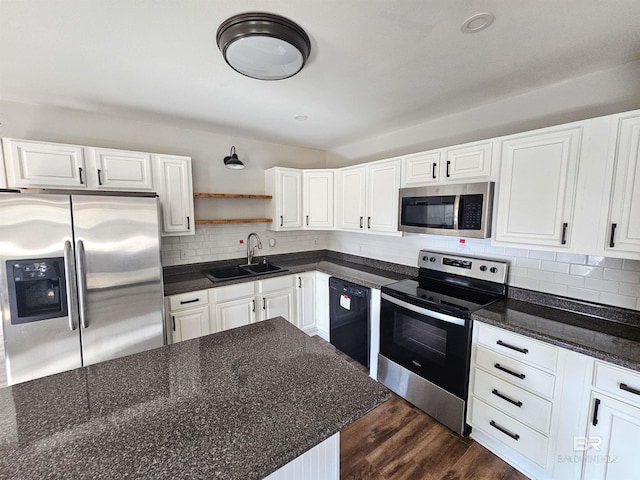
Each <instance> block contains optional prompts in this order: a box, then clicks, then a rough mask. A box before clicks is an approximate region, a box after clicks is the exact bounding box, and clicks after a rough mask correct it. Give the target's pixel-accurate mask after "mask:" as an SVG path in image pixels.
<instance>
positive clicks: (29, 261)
mask: <svg viewBox="0 0 640 480" xmlns="http://www.w3.org/2000/svg"><path fill="white" fill-rule="evenodd" d="M71 234H72V230H71V208H70V204H69V196H67V195H46V196H44V195H27V194H13V193H7V194H4V193H3V194H0V306H1V308H2V331H3V334H4V342H3V343H4V350H5V352H4V355H2V356H0V358H2V357H4V360H5V362H6V371H7V382H8V384H9V385H11V384H14V383H20V382H24V381H27V380H32V379H34V378H39V377H44V376H46V375H51V374H54V373H59V372H62V371H65V370H71V369H73V368H77V367H81V366H82V361H81V356H80V336H79V329H78V310H77V302H76V295H75V286H76V284H75V272H74V270H75V268H74V259H73V251H72V242H73V238H72V236H71ZM0 380H1V379H0Z"/></svg>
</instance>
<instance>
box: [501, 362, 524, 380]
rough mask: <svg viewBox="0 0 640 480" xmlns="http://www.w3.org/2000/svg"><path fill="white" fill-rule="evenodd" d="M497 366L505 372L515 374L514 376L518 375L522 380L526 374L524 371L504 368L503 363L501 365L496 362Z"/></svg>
mask: <svg viewBox="0 0 640 480" xmlns="http://www.w3.org/2000/svg"><path fill="white" fill-rule="evenodd" d="M494 367H495V368H497V369H498V370H502V371H503V372H505V373H508V374H509V375H513V376H514V377H518V378H519V379H520V380H523V379H524V377H525V376H526V375H525V374H524V373H516V372H514V371H512V370H509V369H508V368H504V367H503V366H502V365H500V364H499V363H496V364H495V365H494Z"/></svg>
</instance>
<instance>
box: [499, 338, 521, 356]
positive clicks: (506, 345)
mask: <svg viewBox="0 0 640 480" xmlns="http://www.w3.org/2000/svg"><path fill="white" fill-rule="evenodd" d="M496 343H497V344H498V345H500V346H501V347H505V348H510V349H511V350H515V351H516V352H520V353H524V354H525V355H526V354H527V353H529V349H527V348H520V347H514V346H513V345H509V344H508V343H504V342H503V341H502V340H498V341H497V342H496Z"/></svg>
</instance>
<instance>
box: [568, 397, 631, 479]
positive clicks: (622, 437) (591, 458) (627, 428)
mask: <svg viewBox="0 0 640 480" xmlns="http://www.w3.org/2000/svg"><path fill="white" fill-rule="evenodd" d="M591 407H592V411H591V412H592V415H591V421H590V423H589V430H588V432H587V437H586V439H584V442H580V444H579V445H578V447H580V449H581V450H582V449H584V451H580V452H576V453H581V454H582V456H583V457H584V464H583V465H584V470H583V475H582V478H583V480H619V479H623V478H637V476H638V472H639V471H640V455H638V451H639V450H640V408H638V407H636V406H631V405H629V404H627V403H623V402H620V401H618V400H614V399H613V398H610V397H607V396H605V395H600V394H595V393H594V394H593V395H592V402H591ZM596 408H597V412H596V411H595V409H596ZM594 423H595V425H594Z"/></svg>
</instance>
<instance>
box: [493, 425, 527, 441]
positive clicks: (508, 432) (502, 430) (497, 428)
mask: <svg viewBox="0 0 640 480" xmlns="http://www.w3.org/2000/svg"><path fill="white" fill-rule="evenodd" d="M489 425H491V426H492V427H493V428H495V429H496V430H500V431H501V432H502V433H504V434H505V435H508V436H510V437H511V438H513V439H514V440H516V441H518V440H519V439H520V435H518V434H517V433H511V432H510V431H509V430H507V429H506V428H504V427H501V426H500V425H498V424H497V423H496V422H494V421H493V420H491V421H490V422H489Z"/></svg>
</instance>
